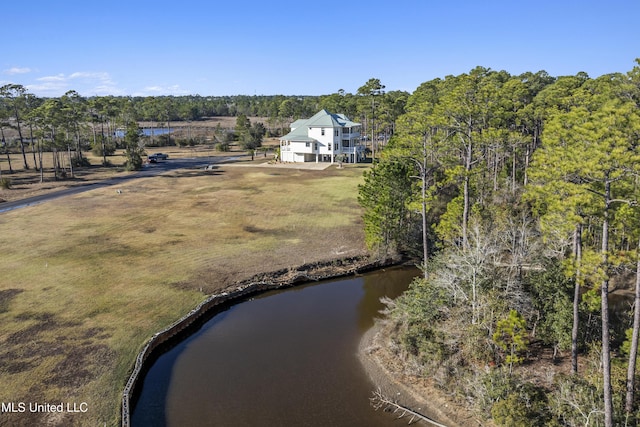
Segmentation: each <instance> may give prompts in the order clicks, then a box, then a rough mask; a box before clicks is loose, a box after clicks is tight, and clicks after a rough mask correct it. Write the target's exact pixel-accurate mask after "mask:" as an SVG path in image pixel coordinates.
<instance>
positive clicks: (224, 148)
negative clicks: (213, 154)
mask: <svg viewBox="0 0 640 427" xmlns="http://www.w3.org/2000/svg"><path fill="white" fill-rule="evenodd" d="M215 147H216V150H218V151H222V152H227V151H229V150H230V147H231V146H230V144H229V143H228V142H218V143H217V144H216V145H215Z"/></svg>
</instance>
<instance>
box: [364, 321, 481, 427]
mask: <svg viewBox="0 0 640 427" xmlns="http://www.w3.org/2000/svg"><path fill="white" fill-rule="evenodd" d="M389 348H390V346H389V332H388V330H387V328H385V325H384V323H383V322H381V321H379V320H378V321H376V323H375V325H374V326H373V327H372V328H371V329H369V330H368V331H367V332H366V333H365V335H364V336H363V337H362V339H361V340H360V344H359V346H358V358H359V359H360V362H361V363H362V366H363V368H364V369H365V371H366V372H367V375H368V376H369V379H370V380H371V382H373V384H374V386H375V388H376V389H377V390H379V391H380V392H381V393H382V394H383V395H385V396H386V397H387V398H390V399H391V400H394V401H395V402H396V403H398V404H400V405H402V406H404V407H407V408H410V409H412V410H414V411H416V412H418V413H420V414H422V415H424V416H426V417H428V418H430V419H432V420H434V421H436V422H437V423H440V424H443V425H446V426H448V427H453V426H461V427H480V426H488V425H489V426H490V425H493V424H487V421H486V420H482V421H481V420H479V419H476V417H475V416H474V415H473V414H471V413H470V412H468V411H467V410H466V409H465V408H463V407H461V406H459V405H457V404H456V403H455V402H454V401H453V400H452V399H450V398H448V397H447V396H446V395H445V393H444V392H442V391H441V390H439V389H437V388H436V387H434V386H433V385H432V384H430V383H429V382H428V381H425V380H423V379H420V378H417V377H415V376H411V375H408V374H406V373H404V372H403V368H402V366H401V365H400V364H399V363H398V359H397V357H396V356H394V355H393V354H392V353H391V351H390V349H389ZM372 392H373V391H372ZM423 425H431V424H428V423H427V422H423Z"/></svg>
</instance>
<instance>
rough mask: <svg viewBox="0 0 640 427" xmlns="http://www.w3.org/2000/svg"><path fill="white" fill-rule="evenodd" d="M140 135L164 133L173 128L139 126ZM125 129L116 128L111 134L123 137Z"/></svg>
mask: <svg viewBox="0 0 640 427" xmlns="http://www.w3.org/2000/svg"><path fill="white" fill-rule="evenodd" d="M140 131H141V133H142V135H144V136H152V135H153V136H158V135H166V134H168V133H170V132H172V131H173V130H172V129H170V128H140ZM126 132H127V131H126V130H125V129H116V131H115V132H114V133H113V136H115V137H116V138H124V135H125V133H126Z"/></svg>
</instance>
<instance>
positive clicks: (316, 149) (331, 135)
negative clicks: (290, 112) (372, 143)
mask: <svg viewBox="0 0 640 427" xmlns="http://www.w3.org/2000/svg"><path fill="white" fill-rule="evenodd" d="M337 156H343V158H344V161H345V162H348V163H358V162H360V161H362V160H363V159H364V158H365V153H364V146H363V145H361V144H360V123H354V122H352V121H351V120H349V118H348V117H346V116H345V115H343V114H331V113H329V112H328V111H327V110H320V111H319V112H318V113H316V114H315V115H314V116H313V117H311V118H310V119H300V120H296V121H295V122H293V123H291V132H289V133H288V134H286V135H285V136H283V137H282V138H280V160H281V161H283V162H316V163H317V162H331V163H333V162H335V161H337V159H338V158H337Z"/></svg>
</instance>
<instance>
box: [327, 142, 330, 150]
mask: <svg viewBox="0 0 640 427" xmlns="http://www.w3.org/2000/svg"><path fill="white" fill-rule="evenodd" d="M327 148H328V149H329V151H331V143H329V145H328V146H327Z"/></svg>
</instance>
